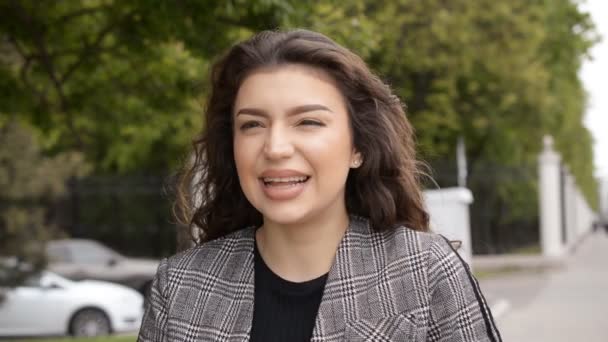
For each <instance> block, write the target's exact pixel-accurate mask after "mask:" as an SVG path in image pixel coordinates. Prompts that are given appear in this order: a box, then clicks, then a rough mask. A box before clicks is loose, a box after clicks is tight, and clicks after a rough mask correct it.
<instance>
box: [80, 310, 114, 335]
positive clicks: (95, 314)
mask: <svg viewBox="0 0 608 342" xmlns="http://www.w3.org/2000/svg"><path fill="white" fill-rule="evenodd" d="M70 332H71V333H72V335H74V336H102V335H108V334H109V333H110V332H111V328H110V320H109V319H108V316H106V314H105V313H103V311H101V310H98V309H83V310H80V311H78V312H77V313H76V314H75V315H74V317H72V321H71V324H70Z"/></svg>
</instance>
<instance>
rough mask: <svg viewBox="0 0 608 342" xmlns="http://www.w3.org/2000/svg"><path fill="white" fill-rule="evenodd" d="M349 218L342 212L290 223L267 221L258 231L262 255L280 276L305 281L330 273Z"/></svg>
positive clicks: (259, 247) (257, 236) (257, 237)
mask: <svg viewBox="0 0 608 342" xmlns="http://www.w3.org/2000/svg"><path fill="white" fill-rule="evenodd" d="M348 223H349V218H348V214H347V213H346V210H344V212H343V213H341V214H340V215H331V216H328V217H317V218H315V219H313V220H308V221H306V222H300V223H296V224H290V225H282V224H277V223H273V222H268V221H266V220H265V221H264V225H263V226H262V227H260V229H258V230H257V233H256V239H257V245H258V249H259V251H260V255H261V256H262V258H263V259H264V262H265V263H266V265H268V267H269V268H270V269H271V270H272V271H273V272H274V273H276V274H277V275H279V276H280V277H281V278H283V279H286V280H289V281H293V282H302V281H307V280H310V279H314V278H317V277H320V276H322V275H323V274H325V273H327V272H329V269H330V268H331V265H332V264H333V261H334V257H335V255H336V250H337V249H338V245H339V244H340V241H341V240H342V237H343V236H344V233H345V232H346V229H347V227H348Z"/></svg>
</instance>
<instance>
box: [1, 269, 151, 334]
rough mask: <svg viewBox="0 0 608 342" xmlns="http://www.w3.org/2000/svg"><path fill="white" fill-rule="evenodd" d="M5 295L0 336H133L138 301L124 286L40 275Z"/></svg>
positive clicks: (137, 320)
mask: <svg viewBox="0 0 608 342" xmlns="http://www.w3.org/2000/svg"><path fill="white" fill-rule="evenodd" d="M0 291H4V292H5V293H4V300H2V301H0V336H5V337H6V336H35V335H65V334H70V335H74V336H99V335H107V334H110V333H113V332H128V331H136V330H137V329H139V326H140V325H141V320H142V316H143V310H144V308H143V303H144V299H143V296H142V295H141V294H140V293H139V292H137V291H135V290H133V289H131V288H128V287H126V286H122V285H118V284H113V283H108V282H102V281H92V280H83V281H71V280H68V279H65V278H63V277H61V276H59V275H57V274H54V273H52V272H48V271H44V272H41V273H40V274H39V275H37V276H33V277H30V278H29V279H28V280H27V281H26V282H25V284H23V285H21V286H19V287H16V288H12V289H0Z"/></svg>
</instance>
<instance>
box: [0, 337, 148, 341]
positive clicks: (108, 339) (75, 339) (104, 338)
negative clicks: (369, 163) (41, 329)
mask: <svg viewBox="0 0 608 342" xmlns="http://www.w3.org/2000/svg"><path fill="white" fill-rule="evenodd" d="M135 340H137V337H136V336H107V337H96V338H86V337H81V338H70V337H62V338H39V339H28V340H13V342H135ZM7 342H8V341H7Z"/></svg>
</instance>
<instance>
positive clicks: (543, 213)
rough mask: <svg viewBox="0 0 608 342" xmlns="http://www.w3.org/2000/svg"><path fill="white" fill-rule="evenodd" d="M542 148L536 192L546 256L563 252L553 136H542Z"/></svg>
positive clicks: (557, 171) (542, 241)
mask: <svg viewBox="0 0 608 342" xmlns="http://www.w3.org/2000/svg"><path fill="white" fill-rule="evenodd" d="M543 144H544V149H543V151H542V153H541V154H540V156H539V158H538V176H539V180H538V190H539V191H538V192H539V201H540V203H539V206H538V207H539V210H540V213H539V214H540V215H539V216H540V242H541V244H540V245H541V248H542V253H543V255H544V256H547V257H559V256H561V255H562V252H563V245H562V241H561V240H562V239H561V230H562V214H561V203H560V200H561V198H560V197H561V196H560V186H561V184H560V183H561V182H560V159H561V158H560V156H559V154H557V153H556V152H555V150H553V138H552V137H551V136H548V135H547V136H545V137H544V138H543Z"/></svg>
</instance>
